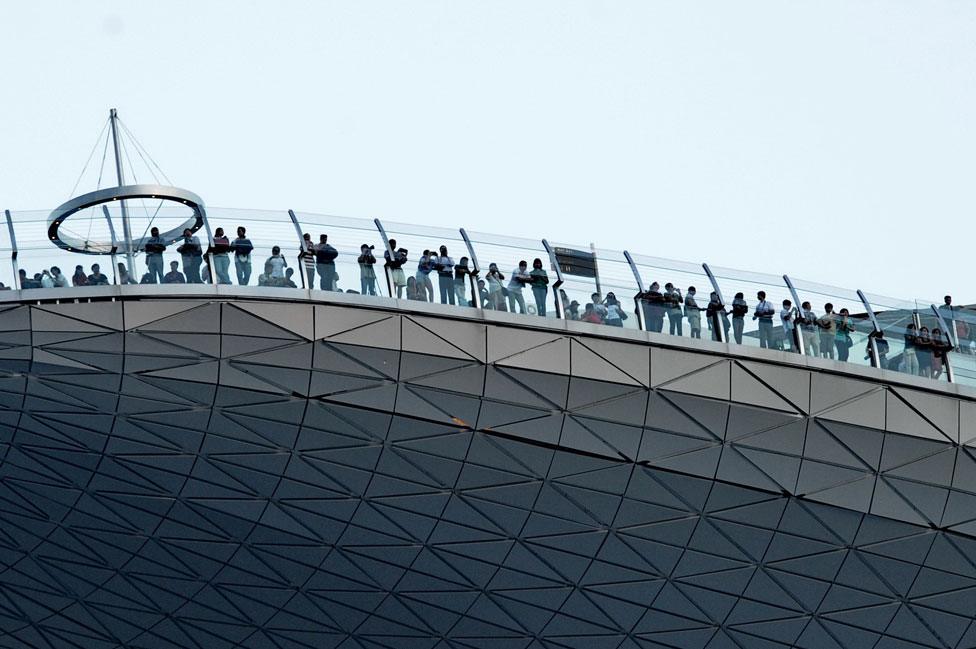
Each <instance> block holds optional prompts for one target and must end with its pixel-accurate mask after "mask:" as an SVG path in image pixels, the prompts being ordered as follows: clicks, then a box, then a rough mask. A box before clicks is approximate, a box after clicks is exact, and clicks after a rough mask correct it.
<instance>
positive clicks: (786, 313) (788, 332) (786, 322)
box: [779, 300, 797, 351]
mask: <svg viewBox="0 0 976 649" xmlns="http://www.w3.org/2000/svg"><path fill="white" fill-rule="evenodd" d="M794 315H795V314H794V312H793V303H792V302H790V301H789V300H783V308H782V309H781V310H780V312H779V322H780V325H782V327H783V350H784V351H796V350H797V346H796V339H795V338H794V335H795V333H796V331H795V329H796V327H795V323H794V322H793V317H794ZM787 347H789V349H787Z"/></svg>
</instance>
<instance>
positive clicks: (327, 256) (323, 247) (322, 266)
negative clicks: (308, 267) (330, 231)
mask: <svg viewBox="0 0 976 649" xmlns="http://www.w3.org/2000/svg"><path fill="white" fill-rule="evenodd" d="M338 256H339V251H338V250H336V249H335V248H333V247H332V246H330V245H329V236H328V235H326V234H320V235H319V244H318V245H317V246H315V270H317V271H318V273H319V289H321V290H323V291H334V290H336V270H335V260H336V257H338Z"/></svg>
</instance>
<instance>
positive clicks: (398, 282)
mask: <svg viewBox="0 0 976 649" xmlns="http://www.w3.org/2000/svg"><path fill="white" fill-rule="evenodd" d="M396 245H397V242H396V239H390V247H389V248H388V249H386V250H384V251H383V259H385V260H386V261H385V262H384V264H383V265H384V266H386V267H387V268H389V269H390V276H391V277H392V278H393V286H394V288H396V296H397V299H400V298H402V297H403V289H404V288H405V287H406V285H407V275H406V273H404V272H403V265H404V264H405V263H407V249H406V248H400V249H399V250H397V247H396ZM390 250H392V251H393V258H392V259H390ZM408 299H409V296H408Z"/></svg>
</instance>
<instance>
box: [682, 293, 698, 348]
mask: <svg viewBox="0 0 976 649" xmlns="http://www.w3.org/2000/svg"><path fill="white" fill-rule="evenodd" d="M697 292H698V291H697V290H696V289H695V287H694V286H689V287H688V290H687V291H686V292H685V317H686V318H687V319H688V329H689V333H690V335H691V337H692V338H698V339H699V340H701V307H699V306H698V302H697V301H696V300H695V293H697Z"/></svg>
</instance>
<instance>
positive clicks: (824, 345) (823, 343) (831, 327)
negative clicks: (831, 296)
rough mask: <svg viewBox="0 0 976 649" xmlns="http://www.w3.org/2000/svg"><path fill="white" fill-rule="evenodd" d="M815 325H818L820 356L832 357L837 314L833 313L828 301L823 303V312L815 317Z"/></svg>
mask: <svg viewBox="0 0 976 649" xmlns="http://www.w3.org/2000/svg"><path fill="white" fill-rule="evenodd" d="M817 326H818V327H820V356H822V357H823V358H829V359H833V358H834V344H835V338H836V335H837V316H836V315H835V314H834V305H833V304H831V303H830V302H827V304H825V305H824V314H823V315H822V316H820V317H819V318H817Z"/></svg>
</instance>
